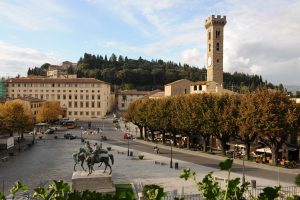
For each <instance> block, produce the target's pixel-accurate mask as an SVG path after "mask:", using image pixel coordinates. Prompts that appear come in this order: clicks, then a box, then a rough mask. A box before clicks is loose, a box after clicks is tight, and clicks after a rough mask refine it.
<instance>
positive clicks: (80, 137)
mask: <svg viewBox="0 0 300 200" xmlns="http://www.w3.org/2000/svg"><path fill="white" fill-rule="evenodd" d="M80 129H81V132H80V139H81V142H83V139H82V132H83V127H81V128H80Z"/></svg>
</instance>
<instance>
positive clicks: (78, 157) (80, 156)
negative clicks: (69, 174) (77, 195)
mask: <svg viewBox="0 0 300 200" xmlns="http://www.w3.org/2000/svg"><path fill="white" fill-rule="evenodd" d="M86 154H87V153H86V150H85V149H84V148H80V149H79V152H78V153H73V154H72V157H73V160H74V162H75V164H74V171H76V165H77V164H78V163H79V162H81V167H82V169H83V170H84V171H86V170H85V169H84V167H83V163H84V161H85V158H86Z"/></svg>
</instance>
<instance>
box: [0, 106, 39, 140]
mask: <svg viewBox="0 0 300 200" xmlns="http://www.w3.org/2000/svg"><path fill="white" fill-rule="evenodd" d="M0 119H2V120H3V124H4V126H5V127H6V128H8V129H10V130H11V131H13V132H14V133H15V132H16V133H18V135H19V136H21V137H22V138H23V133H24V132H25V131H30V130H32V128H33V116H32V113H31V111H30V108H29V106H27V105H26V104H25V102H24V101H22V100H12V101H7V102H6V103H5V104H4V105H2V106H1V107H0Z"/></svg>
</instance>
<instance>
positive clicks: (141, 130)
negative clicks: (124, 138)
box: [139, 126, 144, 139]
mask: <svg viewBox="0 0 300 200" xmlns="http://www.w3.org/2000/svg"><path fill="white" fill-rule="evenodd" d="M139 130H140V138H141V139H143V138H144V137H143V127H142V126H139Z"/></svg>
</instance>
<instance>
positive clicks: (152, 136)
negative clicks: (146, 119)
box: [150, 130, 154, 142]
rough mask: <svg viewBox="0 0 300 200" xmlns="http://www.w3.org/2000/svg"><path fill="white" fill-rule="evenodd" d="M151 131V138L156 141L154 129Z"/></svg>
mask: <svg viewBox="0 0 300 200" xmlns="http://www.w3.org/2000/svg"><path fill="white" fill-rule="evenodd" d="M150 132H151V140H152V142H154V131H152V130H150Z"/></svg>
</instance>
